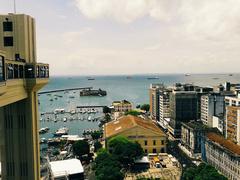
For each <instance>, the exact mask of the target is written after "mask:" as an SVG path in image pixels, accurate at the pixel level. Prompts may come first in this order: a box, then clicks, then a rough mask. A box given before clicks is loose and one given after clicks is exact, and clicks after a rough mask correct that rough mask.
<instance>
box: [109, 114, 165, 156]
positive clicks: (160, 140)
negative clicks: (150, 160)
mask: <svg viewBox="0 0 240 180" xmlns="http://www.w3.org/2000/svg"><path fill="white" fill-rule="evenodd" d="M117 135H123V136H125V137H127V138H129V139H130V140H133V141H137V142H138V143H139V144H140V145H141V147H142V148H143V150H144V152H145V153H164V152H166V141H167V136H166V134H165V133H164V132H163V131H162V130H161V129H159V128H158V126H157V125H156V124H155V123H153V122H152V120H145V119H142V118H140V117H136V116H132V115H128V116H122V117H121V118H119V119H117V120H115V121H112V122H109V123H107V124H105V126H104V138H105V142H106V144H107V141H108V140H109V139H110V138H112V137H114V136H117Z"/></svg>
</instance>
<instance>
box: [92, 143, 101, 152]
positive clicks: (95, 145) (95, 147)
mask: <svg viewBox="0 0 240 180" xmlns="http://www.w3.org/2000/svg"><path fill="white" fill-rule="evenodd" d="M101 148H102V144H101V143H100V142H99V141H97V142H95V143H94V151H95V152H97V151H98V150H99V149H101Z"/></svg>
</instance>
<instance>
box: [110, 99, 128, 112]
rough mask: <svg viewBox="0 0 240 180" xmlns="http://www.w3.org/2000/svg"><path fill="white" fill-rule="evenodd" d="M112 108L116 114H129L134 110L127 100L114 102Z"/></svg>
mask: <svg viewBox="0 0 240 180" xmlns="http://www.w3.org/2000/svg"><path fill="white" fill-rule="evenodd" d="M112 106H113V108H114V111H115V112H127V111H130V110H132V104H131V103H130V102H129V101H127V100H122V101H113V103H112Z"/></svg>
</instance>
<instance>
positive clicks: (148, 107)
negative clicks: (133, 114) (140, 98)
mask: <svg viewBox="0 0 240 180" xmlns="http://www.w3.org/2000/svg"><path fill="white" fill-rule="evenodd" d="M140 109H141V110H144V111H146V112H148V111H149V109H150V105H149V104H143V105H141V107H140Z"/></svg>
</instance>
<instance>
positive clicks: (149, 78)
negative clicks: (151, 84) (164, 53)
mask: <svg viewBox="0 0 240 180" xmlns="http://www.w3.org/2000/svg"><path fill="white" fill-rule="evenodd" d="M147 79H148V80H151V79H159V77H148V78H147Z"/></svg>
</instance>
